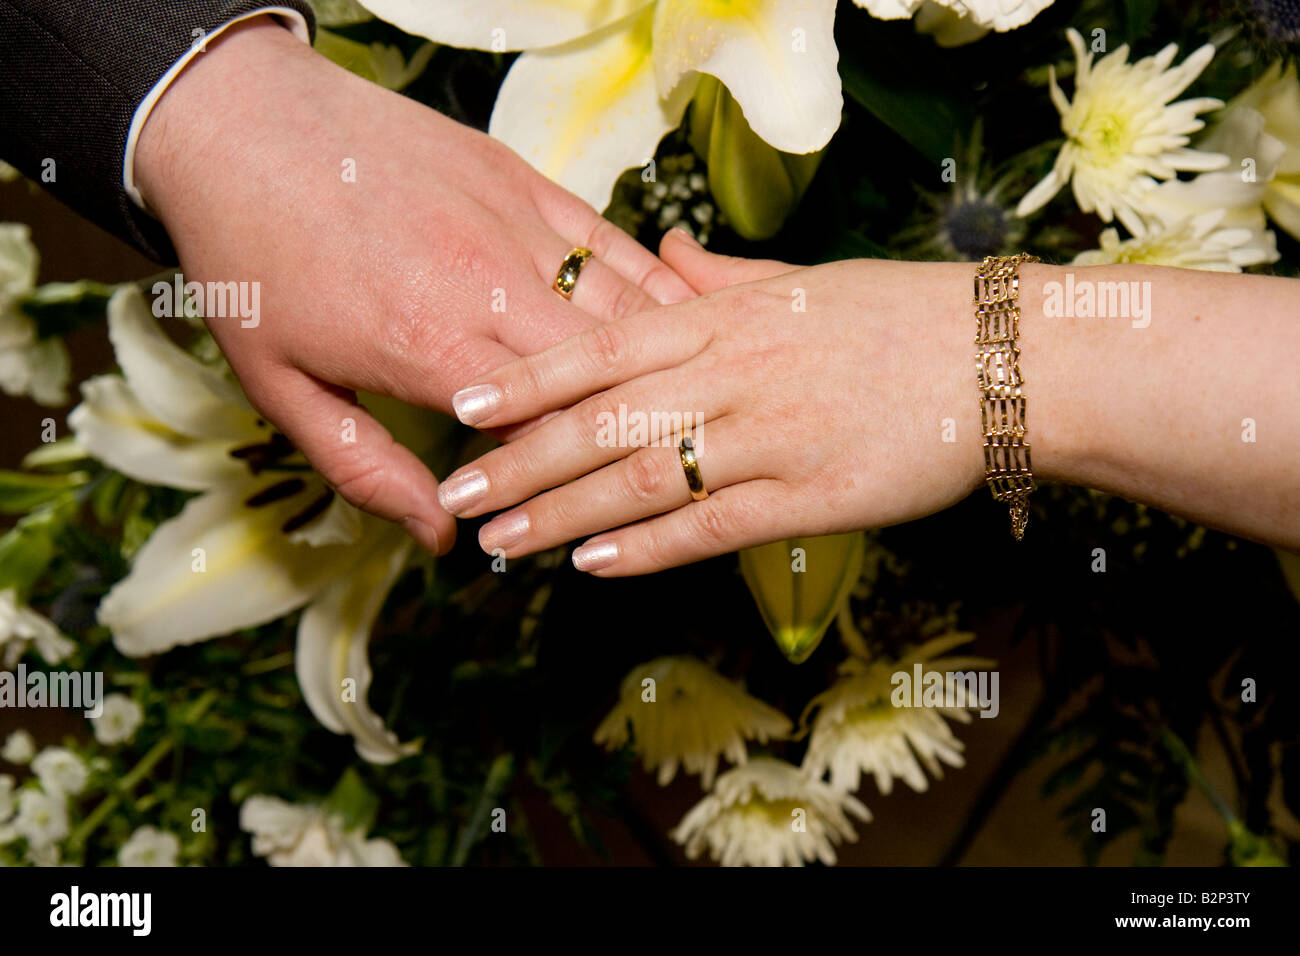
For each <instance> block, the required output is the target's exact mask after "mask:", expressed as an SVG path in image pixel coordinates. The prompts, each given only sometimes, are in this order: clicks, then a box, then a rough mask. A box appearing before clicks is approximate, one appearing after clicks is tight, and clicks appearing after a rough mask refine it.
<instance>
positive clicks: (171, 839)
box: [117, 826, 181, 866]
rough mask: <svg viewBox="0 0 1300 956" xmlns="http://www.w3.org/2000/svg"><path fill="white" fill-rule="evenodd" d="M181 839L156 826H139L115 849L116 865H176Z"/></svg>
mask: <svg viewBox="0 0 1300 956" xmlns="http://www.w3.org/2000/svg"><path fill="white" fill-rule="evenodd" d="M180 853H181V841H180V838H179V837H177V836H176V834H174V833H168V832H167V831H166V830H159V829H158V828H157V827H150V826H144V827H140V828H139V829H138V830H136V831H135V832H134V833H132V834H131V836H130V837H129V838H128V839H127V841H126V842H125V843H123V844H122V848H121V849H120V850H118V851H117V865H118V866H176V861H177V859H178V858H179V857H180Z"/></svg>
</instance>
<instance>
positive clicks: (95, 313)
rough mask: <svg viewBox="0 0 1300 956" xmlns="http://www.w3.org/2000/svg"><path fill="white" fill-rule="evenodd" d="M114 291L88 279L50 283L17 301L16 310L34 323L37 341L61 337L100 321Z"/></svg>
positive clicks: (113, 287) (112, 288)
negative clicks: (17, 308) (18, 309)
mask: <svg viewBox="0 0 1300 956" xmlns="http://www.w3.org/2000/svg"><path fill="white" fill-rule="evenodd" d="M115 288H116V286H111V285H106V284H104V283H102V282H91V281H90V280H88V279H83V280H82V281H80V282H49V283H46V284H45V285H43V286H41V287H40V288H38V289H34V290H33V291H32V292H31V294H30V295H28V296H26V297H25V298H23V299H22V300H21V301H19V303H18V307H19V308H20V309H21V310H22V311H23V312H24V313H26V314H27V315H28V316H30V317H31V319H32V321H34V322H35V323H36V329H37V336H38V337H39V338H42V339H45V338H51V337H55V336H64V335H67V334H68V333H69V332H72V331H75V330H76V329H79V328H81V327H82V326H85V325H97V324H99V323H100V322H102V321H103V320H104V316H105V314H106V310H107V308H108V300H109V298H111V297H112V295H113V290H114V289H115Z"/></svg>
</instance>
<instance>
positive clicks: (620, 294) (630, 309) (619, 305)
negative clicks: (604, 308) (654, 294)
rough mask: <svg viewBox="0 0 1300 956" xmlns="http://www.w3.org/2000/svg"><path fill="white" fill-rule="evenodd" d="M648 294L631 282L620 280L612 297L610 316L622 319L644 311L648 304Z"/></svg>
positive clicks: (609, 309)
mask: <svg viewBox="0 0 1300 956" xmlns="http://www.w3.org/2000/svg"><path fill="white" fill-rule="evenodd" d="M645 300H646V295H645V293H644V292H642V291H641V289H640V288H638V287H637V286H634V285H632V284H631V283H629V282H620V283H619V285H618V288H617V290H616V291H615V292H614V293H613V295H612V296H611V298H610V302H609V308H608V313H609V317H610V318H614V319H621V318H624V317H626V316H629V315H635V314H636V313H638V312H640V311H642V310H643V309H644V308H645V304H646V301H645Z"/></svg>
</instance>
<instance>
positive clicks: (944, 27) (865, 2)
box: [853, 0, 1052, 46]
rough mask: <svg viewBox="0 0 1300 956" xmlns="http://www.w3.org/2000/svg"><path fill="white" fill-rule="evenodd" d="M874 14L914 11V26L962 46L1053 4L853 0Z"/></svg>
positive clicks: (1042, 0)
mask: <svg viewBox="0 0 1300 956" xmlns="http://www.w3.org/2000/svg"><path fill="white" fill-rule="evenodd" d="M853 2H854V3H856V4H857V5H858V6H860V7H862V9H864V10H866V11H867V12H868V13H870V14H871V15H872V16H873V17H879V18H880V19H881V20H906V19H907V18H908V17H910V16H912V15H913V14H916V29H917V31H918V32H920V33H929V34H932V35H933V36H934V39H935V42H936V43H938V44H939V46H961V45H962V44H965V43H971V42H973V41H975V40H978V39H979V38H980V37H982V36H984V34H986V33H988V32H989V31H990V30H996V31H997V32H998V33H1005V32H1006V31H1007V30H1014V29H1016V27H1022V26H1024V25H1025V24H1026V23H1028V22H1029V21H1030V20H1032V19H1033V18H1034V17H1036V16H1038V14H1040V13H1042V12H1043V11H1044V10H1046V9H1047V8H1048V7H1050V6H1051V5H1052V0H853Z"/></svg>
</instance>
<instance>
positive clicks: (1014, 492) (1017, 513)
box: [975, 252, 1039, 541]
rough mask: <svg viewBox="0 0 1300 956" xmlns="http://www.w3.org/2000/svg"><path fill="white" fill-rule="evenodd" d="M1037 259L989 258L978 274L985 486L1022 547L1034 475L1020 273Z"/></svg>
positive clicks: (977, 326)
mask: <svg viewBox="0 0 1300 956" xmlns="http://www.w3.org/2000/svg"><path fill="white" fill-rule="evenodd" d="M1038 261H1039V260H1038V258H1037V257H1036V256H1031V255H1028V254H1026V253H1023V252H1022V253H1020V254H1019V255H1014V256H988V257H987V258H985V260H984V261H983V262H982V263H980V267H979V269H978V270H977V271H976V272H975V347H976V352H975V369H976V371H977V372H978V373H979V389H980V419H981V420H982V422H983V426H984V480H985V481H986V482H987V483H988V486H989V491H991V492H993V497H994V499H995V500H997V501H1005V502H1006V503H1007V504H1008V505H1009V506H1010V508H1011V534H1012V536H1014V537H1015V539H1016V540H1017V541H1019V540H1021V539H1022V538H1024V536H1025V525H1026V524H1028V523H1029V493H1030V492H1031V491H1033V490H1034V488H1035V485H1034V472H1033V469H1032V467H1031V465H1030V462H1029V439H1028V438H1027V437H1026V435H1025V394H1024V391H1023V385H1024V381H1025V380H1024V378H1023V377H1022V376H1021V374H1020V348H1019V345H1018V343H1019V340H1020V308H1019V306H1018V304H1017V300H1018V297H1019V293H1020V275H1019V273H1018V271H1017V270H1018V269H1019V266H1020V263H1022V262H1038Z"/></svg>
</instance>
